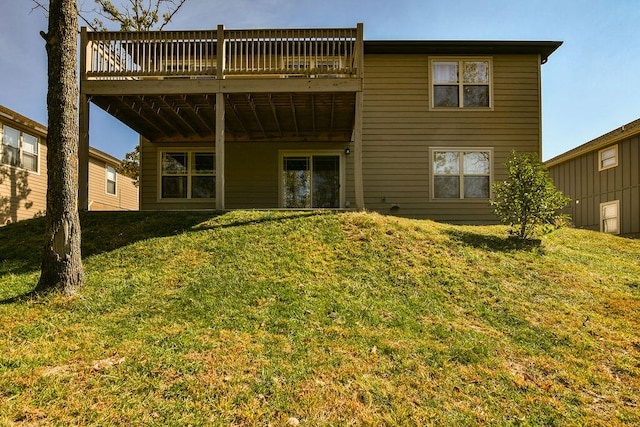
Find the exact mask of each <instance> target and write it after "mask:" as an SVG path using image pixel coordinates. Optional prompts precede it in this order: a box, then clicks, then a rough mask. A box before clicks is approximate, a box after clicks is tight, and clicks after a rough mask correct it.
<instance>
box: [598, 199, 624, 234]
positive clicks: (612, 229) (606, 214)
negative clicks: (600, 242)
mask: <svg viewBox="0 0 640 427" xmlns="http://www.w3.org/2000/svg"><path fill="white" fill-rule="evenodd" d="M619 212H620V201H619V200H614V201H613V202H605V203H600V231H602V232H604V233H611V234H620V215H619Z"/></svg>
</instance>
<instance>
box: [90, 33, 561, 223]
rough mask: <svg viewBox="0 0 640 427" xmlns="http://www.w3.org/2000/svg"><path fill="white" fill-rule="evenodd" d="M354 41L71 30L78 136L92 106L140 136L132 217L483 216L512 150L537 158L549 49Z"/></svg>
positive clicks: (480, 219) (357, 36) (357, 37)
mask: <svg viewBox="0 0 640 427" xmlns="http://www.w3.org/2000/svg"><path fill="white" fill-rule="evenodd" d="M363 32H364V30H363V26H362V24H358V26H357V27H355V28H346V29H345V28H343V29H265V30H227V29H225V28H224V27H223V26H219V27H218V28H217V30H203V31H184V32H181V31H173V32H164V33H163V32H145V33H143V34H139V33H126V32H113V33H108V32H107V33H102V32H100V33H95V32H88V31H86V29H85V30H83V32H82V34H81V55H82V58H83V60H82V61H81V102H80V108H81V113H80V123H81V128H82V129H83V131H82V132H81V135H88V134H89V132H88V127H89V122H88V119H87V117H88V116H89V114H88V111H89V108H90V106H91V105H97V106H99V107H100V108H102V109H104V110H105V111H107V112H109V114H111V115H113V116H114V117H116V118H117V119H119V120H120V121H122V122H123V123H125V124H126V125H128V126H129V127H131V128H132V129H133V130H135V131H137V132H138V133H139V134H140V136H141V139H140V141H141V143H140V147H141V168H140V207H141V209H143V210H163V209H171V210H174V209H247V208H249V209H252V208H256V209H273V208H281V209H314V208H328V209H369V210H373V211H378V212H381V213H385V214H394V215H401V216H407V217H416V218H430V219H435V220H439V221H450V222H462V223H490V222H495V221H496V217H495V215H494V214H493V211H492V209H491V207H490V204H489V199H490V197H491V184H492V182H493V181H495V180H502V179H504V178H506V170H505V167H504V163H505V162H506V160H507V159H508V157H509V155H510V153H511V151H513V150H515V151H521V152H535V153H538V154H539V153H540V152H541V126H542V123H541V88H540V82H541V65H542V64H543V63H545V62H546V61H547V58H548V57H549V56H550V55H551V54H552V53H553V52H554V51H555V50H556V49H557V48H558V47H559V46H560V44H561V43H560V42H550V41H539V42H536V41H525V42H523V41H365V40H364V37H363ZM88 144H89V141H88V139H85V140H81V146H88ZM81 179H82V177H81ZM84 202H85V203H86V198H85V199H84Z"/></svg>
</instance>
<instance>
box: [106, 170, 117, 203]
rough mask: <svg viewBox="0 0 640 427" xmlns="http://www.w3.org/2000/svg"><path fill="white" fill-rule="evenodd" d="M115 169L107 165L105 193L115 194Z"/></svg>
mask: <svg viewBox="0 0 640 427" xmlns="http://www.w3.org/2000/svg"><path fill="white" fill-rule="evenodd" d="M116 176H117V175H116V170H115V169H114V168H112V167H111V166H107V194H113V195H114V196H115V195H116Z"/></svg>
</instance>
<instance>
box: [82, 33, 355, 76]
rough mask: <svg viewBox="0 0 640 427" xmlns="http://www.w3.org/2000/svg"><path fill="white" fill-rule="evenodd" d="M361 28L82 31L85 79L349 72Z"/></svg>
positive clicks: (310, 74)
mask: <svg viewBox="0 0 640 427" xmlns="http://www.w3.org/2000/svg"><path fill="white" fill-rule="evenodd" d="M361 39H362V31H361V26H359V27H358V28H345V29H290V30H286V29H268V30H224V29H223V28H222V27H219V28H218V30H217V31H216V30H207V31H140V32H120V31H111V32H108V31H106V32H88V31H86V30H85V29H83V31H82V35H81V43H82V45H81V49H82V52H83V54H84V61H83V66H84V67H83V68H84V69H83V70H81V71H82V74H83V77H84V78H87V79H99V80H104V79H109V80H111V79H142V78H152V77H155V78H158V77H190V78H206V77H208V78H224V77H226V76H247V75H251V76H260V75H264V76H274V75H280V76H283V77H291V76H303V77H304V76H306V77H350V76H355V75H356V74H357V71H358V68H359V67H360V64H358V62H359V61H358V57H359V56H358V53H359V52H358V50H359V49H362V47H361V46H362V43H361V41H362V40H361Z"/></svg>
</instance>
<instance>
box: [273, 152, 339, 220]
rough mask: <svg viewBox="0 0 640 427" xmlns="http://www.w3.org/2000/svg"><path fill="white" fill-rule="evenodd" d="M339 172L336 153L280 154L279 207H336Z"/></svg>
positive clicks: (337, 206)
mask: <svg viewBox="0 0 640 427" xmlns="http://www.w3.org/2000/svg"><path fill="white" fill-rule="evenodd" d="M341 175H342V174H341V169H340V155H337V154H336V155H324V154H291V155H288V154H285V155H283V156H282V181H281V188H282V201H283V203H282V205H283V207H285V208H292V209H296V208H298V209H300V208H339V207H340V186H341Z"/></svg>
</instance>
